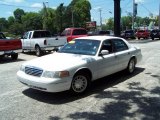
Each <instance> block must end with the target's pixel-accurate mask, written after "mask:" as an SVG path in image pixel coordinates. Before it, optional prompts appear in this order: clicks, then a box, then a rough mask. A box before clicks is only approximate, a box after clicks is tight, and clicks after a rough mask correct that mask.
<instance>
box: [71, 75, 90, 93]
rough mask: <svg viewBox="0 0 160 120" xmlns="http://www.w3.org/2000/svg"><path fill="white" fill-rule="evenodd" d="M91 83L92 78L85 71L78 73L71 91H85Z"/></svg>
mask: <svg viewBox="0 0 160 120" xmlns="http://www.w3.org/2000/svg"><path fill="white" fill-rule="evenodd" d="M89 84H90V78H89V76H88V75H87V74H85V73H78V74H77V75H75V76H74V77H73V80H72V83H71V88H70V91H71V92H72V93H74V94H80V93H84V92H85V91H86V90H87V88H88V86H89Z"/></svg>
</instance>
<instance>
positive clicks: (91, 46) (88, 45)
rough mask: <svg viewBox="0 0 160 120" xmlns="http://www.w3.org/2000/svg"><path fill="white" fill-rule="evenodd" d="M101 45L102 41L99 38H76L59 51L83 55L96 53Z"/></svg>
mask: <svg viewBox="0 0 160 120" xmlns="http://www.w3.org/2000/svg"><path fill="white" fill-rule="evenodd" d="M99 45H100V41H98V40H88V39H87V40H86V39H76V40H72V41H70V42H69V43H68V44H66V45H65V46H63V47H62V48H61V49H60V50H59V51H58V52H60V53H71V54H82V55H96V53H97V50H98V48H99Z"/></svg>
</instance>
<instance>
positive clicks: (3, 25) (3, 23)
mask: <svg viewBox="0 0 160 120" xmlns="http://www.w3.org/2000/svg"><path fill="white" fill-rule="evenodd" d="M7 28H8V21H7V20H6V19H5V18H0V31H6V30H7Z"/></svg>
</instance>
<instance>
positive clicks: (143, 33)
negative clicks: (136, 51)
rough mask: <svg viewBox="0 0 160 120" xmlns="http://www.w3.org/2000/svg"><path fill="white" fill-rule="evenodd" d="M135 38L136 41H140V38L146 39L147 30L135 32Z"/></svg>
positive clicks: (147, 35) (148, 35) (148, 32)
mask: <svg viewBox="0 0 160 120" xmlns="http://www.w3.org/2000/svg"><path fill="white" fill-rule="evenodd" d="M136 37H137V38H138V39H141V38H144V39H147V38H149V37H150V31H149V30H138V31H137V32H136Z"/></svg>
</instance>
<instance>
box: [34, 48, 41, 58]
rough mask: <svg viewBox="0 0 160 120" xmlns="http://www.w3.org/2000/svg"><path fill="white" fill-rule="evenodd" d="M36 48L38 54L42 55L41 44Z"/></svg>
mask: <svg viewBox="0 0 160 120" xmlns="http://www.w3.org/2000/svg"><path fill="white" fill-rule="evenodd" d="M35 50H36V56H38V57H40V56H41V54H42V51H41V48H40V47H39V46H36V48H35Z"/></svg>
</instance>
